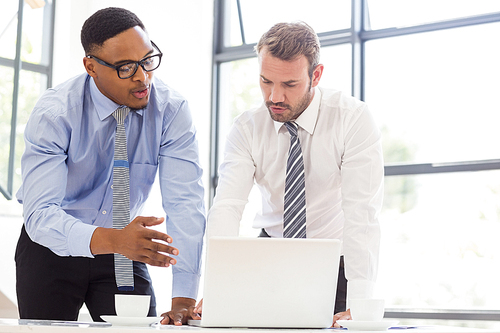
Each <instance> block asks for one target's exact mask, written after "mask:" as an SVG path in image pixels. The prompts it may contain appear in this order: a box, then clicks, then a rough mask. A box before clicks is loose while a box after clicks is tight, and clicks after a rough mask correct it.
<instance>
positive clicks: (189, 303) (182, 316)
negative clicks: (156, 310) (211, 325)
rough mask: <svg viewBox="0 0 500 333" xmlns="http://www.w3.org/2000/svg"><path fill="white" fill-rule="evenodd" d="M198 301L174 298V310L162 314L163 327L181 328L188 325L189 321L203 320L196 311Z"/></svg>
mask: <svg viewBox="0 0 500 333" xmlns="http://www.w3.org/2000/svg"><path fill="white" fill-rule="evenodd" d="M195 304H196V301H195V300H194V299H191V298H184V297H175V298H172V310H170V311H168V312H165V313H162V315H161V316H162V317H163V319H162V320H161V322H160V323H161V324H162V325H176V326H180V325H182V324H186V323H187V321H188V320H189V319H196V320H199V319H201V317H200V315H199V314H198V313H197V312H195V311H194V309H195V307H194V305H195Z"/></svg>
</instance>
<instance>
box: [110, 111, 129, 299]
mask: <svg viewBox="0 0 500 333" xmlns="http://www.w3.org/2000/svg"><path fill="white" fill-rule="evenodd" d="M129 111H130V109H129V108H127V107H121V108H118V109H116V110H115V112H113V117H115V119H116V122H117V126H116V136H115V157H114V164H113V228H114V229H123V228H124V227H126V226H127V225H128V224H129V223H130V193H129V168H128V157H127V136H126V135H125V126H124V124H123V123H124V122H125V118H127V115H128V113H129ZM115 276H116V285H117V286H118V290H134V269H133V263H132V260H130V259H128V258H127V257H125V256H123V255H121V254H119V253H115Z"/></svg>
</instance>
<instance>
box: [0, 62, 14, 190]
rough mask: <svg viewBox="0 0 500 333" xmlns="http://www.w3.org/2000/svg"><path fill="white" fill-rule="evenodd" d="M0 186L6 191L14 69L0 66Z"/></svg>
mask: <svg viewBox="0 0 500 333" xmlns="http://www.w3.org/2000/svg"><path fill="white" fill-rule="evenodd" d="M0 78H1V79H0V142H1V143H2V144H0V185H1V186H2V187H3V188H4V189H7V176H8V170H9V151H10V144H9V143H10V121H11V115H12V93H13V89H14V85H13V80H14V69H13V68H9V67H3V66H0Z"/></svg>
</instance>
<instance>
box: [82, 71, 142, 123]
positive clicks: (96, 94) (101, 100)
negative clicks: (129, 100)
mask: <svg viewBox="0 0 500 333" xmlns="http://www.w3.org/2000/svg"><path fill="white" fill-rule="evenodd" d="M90 96H91V98H92V102H93V103H94V106H95V109H96V111H97V115H98V116H99V119H100V120H104V119H106V118H107V117H109V116H110V115H111V114H112V113H113V112H114V111H115V110H116V109H118V108H119V107H123V106H125V105H120V104H117V103H115V102H113V101H112V100H110V99H109V98H107V97H106V96H104V95H103V93H101V91H100V90H99V88H97V85H96V84H95V82H94V78H92V77H91V78H90ZM134 111H135V112H136V113H137V114H140V115H141V116H142V113H143V111H144V109H140V110H134Z"/></svg>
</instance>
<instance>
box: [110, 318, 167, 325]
mask: <svg viewBox="0 0 500 333" xmlns="http://www.w3.org/2000/svg"><path fill="white" fill-rule="evenodd" d="M101 318H102V319H103V320H105V321H107V322H108V323H111V324H112V325H116V326H149V325H151V324H154V323H157V322H159V321H160V320H162V319H163V317H118V316H101Z"/></svg>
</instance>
